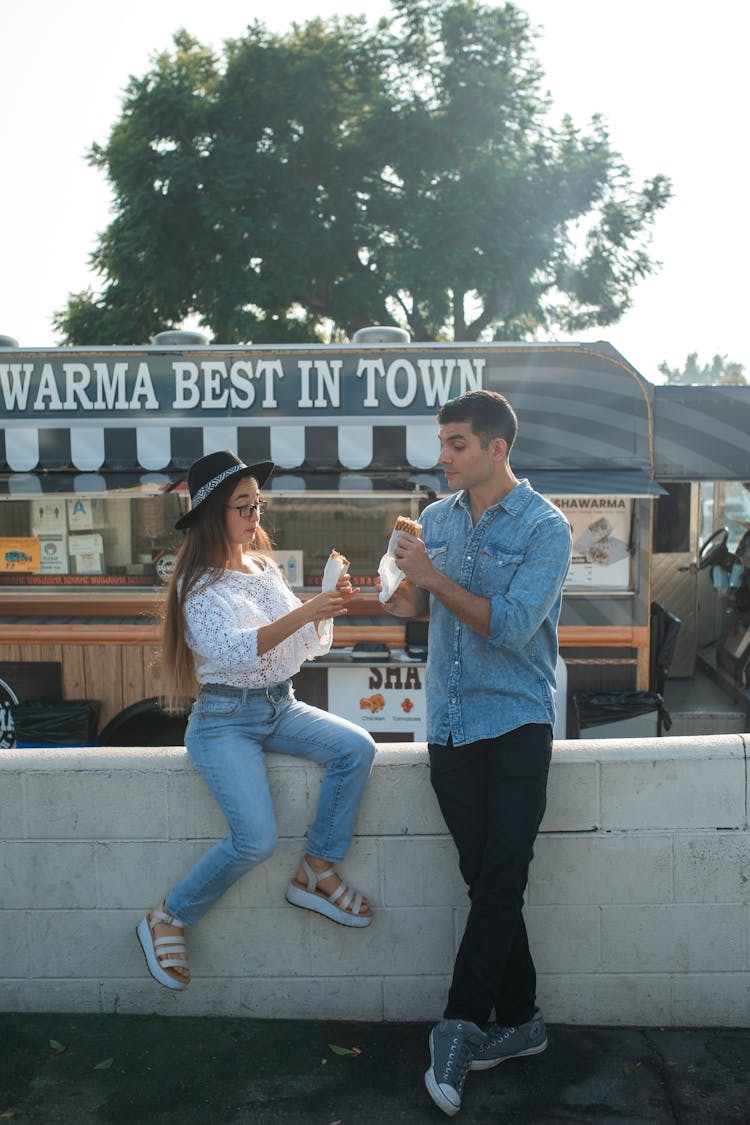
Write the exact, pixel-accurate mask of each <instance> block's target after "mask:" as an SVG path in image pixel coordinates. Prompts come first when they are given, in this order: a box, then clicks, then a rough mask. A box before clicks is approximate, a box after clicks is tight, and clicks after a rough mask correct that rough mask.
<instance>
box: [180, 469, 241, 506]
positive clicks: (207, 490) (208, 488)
mask: <svg viewBox="0 0 750 1125" xmlns="http://www.w3.org/2000/svg"><path fill="white" fill-rule="evenodd" d="M246 468H247V465H246V464H245V463H244V461H238V462H237V464H236V465H232V468H231V469H225V470H224V472H223V473H219V475H218V477H214V478H213V480H210V481H209V482H208V483H207V484H204V485H203V487H202V488H199V489H198V491H197V492H196V494H195V496H193V497H192V502H193V507H194V508H197V507H198V505H199V504H202V503H203V501H204V500H206V499H207V498H208V497H209V496H210V495H211V493H212V492H213V491H214V490H215V489H217V488H218V487H219V485H220V484H223V483H224V481H225V480H226V479H227V477H231V476H234V474H235V473H238V472H239V471H240V470H241V469H246Z"/></svg>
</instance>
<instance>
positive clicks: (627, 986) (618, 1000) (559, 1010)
mask: <svg viewBox="0 0 750 1125" xmlns="http://www.w3.org/2000/svg"><path fill="white" fill-rule="evenodd" d="M537 1003H538V1004H539V1007H540V1008H541V1009H542V1011H543V1012H544V1018H545V1020H546V1021H547V1022H548V1023H551V1024H555V1023H572V1024H586V1025H592V1026H600V1025H614V1026H618V1027H663V1026H664V1025H665V1024H669V1023H670V1022H671V1008H670V1003H671V991H670V979H669V976H668V975H667V974H666V973H664V974H658V973H554V974H550V973H540V974H539V976H538V977H537Z"/></svg>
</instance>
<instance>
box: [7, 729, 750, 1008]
mask: <svg viewBox="0 0 750 1125" xmlns="http://www.w3.org/2000/svg"><path fill="white" fill-rule="evenodd" d="M749 741H750V735H723V736H715V737H705V736H704V737H700V738H682V737H681V738H659V739H653V740H651V739H630V740H621V741H619V740H606V741H600V742H583V741H576V742H561V743H557V744H556V746H555V751H554V754H553V762H552V769H551V774H550V785H549V805H548V809H547V814H546V816H545V820H544V823H543V825H542V832H541V834H540V837H539V839H538V842H537V847H536V854H535V858H534V862H533V864H532V868H531V877H530V882H529V889H528V896H527V897H528V905H527V923H528V927H529V931H530V936H531V941H532V945H533V948H534V951H535V958H536V962H537V968H538V971H539V987H538V995H539V1002H540V1004H541V1005H542V1006H543V1008H544V1011H545V1015H546V1016H547V1018H548V1019H549V1021H550V1022H559V1023H584V1024H622V1025H647V1026H648V1025H653V1026H665V1025H682V1026H689V1025H695V1026H700V1025H724V1026H732V1025H734V1026H746V1025H747V1024H748V1022H750V827H749V825H748V776H747V773H748V771H747V757H748V742H749ZM269 776H270V779H271V785H272V789H273V792H274V799H275V804H276V809H277V814H278V822H279V831H280V843H279V847H278V849H277V851H276V853H275V855H274V856H273V857H272V859H271V860H269V861H268V862H267V863H265V864H263V865H262V866H260V867H259V868H257V869H256V870H255V871H253V872H251V873H250V874H248V875H247V876H245V877H244V878H243V879H242V880H240V882H239V883H237V884H236V885H235V887H234V888H232V890H231V891H230V892H229V893H228V894H227V895H226V896H225V897H224V899H222V900H221V903H220V904H219V905H218V906H217V907H216V908H214V910H213V911H211V912H210V913H209V914H208V915H207V916H206V917H205V918H204V919H203V920H202V921H201V922H200V923H199V924H198V925H196V926H195V927H193V928H192V929H191V930H189V931H188V942H189V948H190V958H191V967H192V971H193V981H192V983H191V985H190V987H189V988H188V989H187V990H186V991H185V992H181V993H174V992H168V991H167V990H166V989H164V988H161V987H159V986H158V985H157V984H155V983H154V982H153V981H152V980H151V978H150V977H149V975H148V973H147V971H146V968H145V963H144V960H143V956H142V953H141V950H140V947H139V946H138V944H137V942H136V940H135V934H134V927H135V925H136V923H137V922H138V920H139V919H140V917H141V916H142V915H143V913H144V912H145V910H146V908H147V907H149V906H151V905H153V903H154V902H156V901H157V900H158V899H159V898H160V897H161V896H162V895H163V894H164V893H165V891H166V890H167V889H168V888H169V886H170V885H171V883H173V882H174V881H175V880H176V879H177V878H178V877H179V876H180V875H181V873H182V872H183V871H184V870H185V869H186V868H187V867H188V866H189V865H190V864H191V863H192V862H193V861H194V860H195V858H196V857H197V856H198V855H200V854H201V852H202V851H204V850H205V849H206V847H207V846H208V845H209V843H210V842H212V841H213V840H215V839H217V838H218V837H219V836H221V835H223V833H224V822H223V818H222V816H221V814H220V813H219V811H218V810H217V809H216V807H215V806H214V804H213V801H212V799H211V797H210V796H209V794H208V793H207V791H206V790H205V788H204V786H203V783H202V781H201V779H200V777H199V776H198V774H197V772H196V771H195V770H194V768H193V767H192V765H191V764H190V761H189V759H188V757H187V755H186V754H185V751H184V750H183V749H181V748H174V749H153V748H152V749H143V748H141V749H119V748H111V749H110V748H107V749H105V748H101V749H96V748H91V749H87V750H80V751H71V750H9V751H2V752H0V966H1V967H0V974H1V976H2V980H1V981H0V1008H2V1009H3V1010H10V1011H45V1012H53V1011H61V1012H63V1011H64V1012H115V1011H116V1012H126V1013H147V1012H160V1013H165V1014H173V1015H240V1016H242V1015H245V1016H254V1017H267V1018H274V1017H277V1018H331V1019H338V1018H342V1019H344V1018H345V1019H362V1020H426V1021H429V1020H433V1019H435V1018H437V1017H439V1015H440V1012H441V1009H442V1005H443V1002H444V997H445V993H446V989H447V986H448V983H449V977H450V972H451V967H452V964H453V958H454V955H455V951H456V948H457V945H458V942H459V940H460V936H461V933H462V930H463V925H464V921H465V917H466V911H467V898H466V891H465V888H464V886H463V883H462V881H461V878H460V876H459V873H458V869H457V863H456V857H455V852H454V849H453V845H452V842H451V840H450V838H449V837H448V835H447V833H446V830H445V827H444V824H443V821H442V818H441V816H440V812H439V809H438V807H437V803H436V801H435V798H434V796H433V794H432V791H431V788H430V784H429V778H428V765H427V755H426V749H425V747H424V746H421V745H408V746H407V745H405V746H393V745H385V746H382V747H381V748H380V749H379V751H378V755H377V758H376V762H375V765H374V768H373V774H372V778H371V781H370V784H369V787H368V790H367V793H366V796H365V800H364V802H363V805H362V808H361V810H360V815H359V818H358V823H357V834H356V837H355V840H354V842H353V845H352V848H351V850H350V852H349V855H348V857H347V860H346V862H345V863H344V864H343V865H342V869H343V871H344V873H345V875H346V876H347V878H349V879H350V880H351V881H352V882H353V883H354V884H355V885H357V886H359V887H360V888H361V889H363V890H364V891H365V892H366V893H367V894H368V895H369V896H370V898H371V899H372V901H373V903H374V904H375V908H376V917H375V921H374V922H373V924H372V925H371V926H370V927H368V928H367V929H364V930H351V929H345V928H343V927H340V926H336V925H334V924H333V923H331V922H328V921H326V920H325V919H322V918H320V917H318V916H316V915H313V914H310V913H309V912H307V911H302V910H298V909H295V908H293V907H291V906H289V905H287V904H286V902H285V901H284V891H285V888H286V885H287V882H288V880H289V878H290V876H291V873H292V871H293V868H294V866H295V864H296V861H297V859H298V857H299V854H300V853H301V851H302V849H303V846H304V836H305V832H306V829H307V826H308V824H309V823H310V820H311V818H312V810H313V807H314V803H315V800H316V796H317V792H318V789H319V786H320V779H321V772H320V770H319V768H318V767H316V766H314V765H308V764H304V763H300V762H298V761H296V760H292V759H289V758H285V757H283V756H276V755H270V756H269Z"/></svg>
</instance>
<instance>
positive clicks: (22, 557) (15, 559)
mask: <svg viewBox="0 0 750 1125" xmlns="http://www.w3.org/2000/svg"><path fill="white" fill-rule="evenodd" d="M38 570H39V540H38V539H37V538H35V537H34V538H31V537H30V536H18V537H15V536H14V537H10V536H4V537H3V538H1V539H0V572H3V573H6V574H18V573H21V574H24V573H26V574H33V573H35V572H36V571H38Z"/></svg>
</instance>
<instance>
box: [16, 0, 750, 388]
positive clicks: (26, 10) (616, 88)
mask: <svg viewBox="0 0 750 1125" xmlns="http://www.w3.org/2000/svg"><path fill="white" fill-rule="evenodd" d="M518 6H519V7H520V8H521V9H522V10H524V11H525V12H526V13H527V14H528V15H529V17H530V19H531V21H532V24H533V25H534V26H535V27H537V28H538V30H539V32H540V38H539V40H538V42H537V51H538V54H539V58H540V60H541V62H542V65H543V67H544V70H545V74H546V84H547V87H548V89H549V91H550V93H551V94H552V97H553V100H554V105H555V110H556V117H557V118H558V119H559V117H560V116H562V114H563V113H570V114H571V115H572V117H573V119H574V121H575V122H576V124H578V125H579V126H584V125H585V124H586V123H587V122H588V120H589V118H590V117H591V115H592V114H594V113H601V114H602V115H603V116H604V117H605V118H606V119H607V122H608V125H609V128H610V134H611V139H612V143H613V144H614V146H615V147H616V148H618V149H619V150H620V152H621V153H622V154H623V156H624V158H625V160H626V162H627V163H628V164H629V166H630V168H631V169H632V171H633V174H634V176H635V178H636V180H637V181H638V182H640V181H642V180H643V179H645V178H647V177H649V176H652V175H654V174H656V173H657V172H663V173H665V174H666V175H668V176H670V177H671V178H672V180H673V183H674V189H675V198H674V200H673V202H672V203H671V204H670V205H669V207H668V209H667V210H666V211H664V212H662V214H661V216H660V217H659V218H658V219H657V225H656V229H655V237H654V242H653V248H652V250H653V253H654V255H655V256H656V257H657V258H658V259H659V260H660V261H661V262H662V263H663V267H662V269H661V271H660V273H659V274H658V275H657V276H656V277H655V278H652V279H650V280H649V281H647V282H644V283H643V284H641V285H640V286H639V287H638V289H637V290H636V292H635V300H634V307H633V309H632V311H631V312H629V313H628V314H627V316H626V317H625V318H624V319H623V320H622V321H621V322H620V323H619V324H617V325H614V326H611V327H608V328H603V329H597V330H596V331H594V332H590V333H586V334H583V333H582V334H580V335H579V336H578V337H577V338H578V339H581V340H596V339H605V340H608V341H609V342H610V343H611V344H613V345H614V346H615V347H616V348H618V350H619V351H620V352H621V353H622V354H623V355H624V356H625V357H626V358H627V359H628V360H629V361H630V362H631V363H632V364H633V365H634V366H635V367H636V368H637V369H638V370H640V371H641V372H642V373H643V374H644V375H645V376H647V377H648V378H651V379H654V380H655V381H657V382H658V381H660V376H659V375H658V372H657V366H658V364H659V363H660V362H661V361H662V360H666V361H667V362H668V363H669V364H670V366H680V367H681V366H682V365H683V363H684V361H685V358H686V356H687V354H688V352H691V351H697V352H698V356H699V359H700V360H701V362H708V361H709V360H710V359H711V358H712V356H713V355H714V354H716V353H718V354H720V355H727V356H728V357H729V359H732V360H734V361H736V362H739V363H743V364H744V365H745V368H746V373H747V374H750V346H749V345H748V337H747V331H746V320H747V310H746V307H745V299H746V298H745V293H746V284H745V272H746V270H747V269H748V249H750V246H749V245H748V235H747V228H748V222H747V211H748V201H747V179H746V171H745V169H746V161H747V157H746V153H745V149H746V136H747V124H746V113H747V91H746V73H747V58H746V55H747V28H748V17H747V15H746V14H745V8H744V6H743V5H741V4H738V3H737V0H713V3H711V4H710V5H706V4H705V2H699V0H681V3H677V0H629V3H627V4H624V5H623V4H617V5H616V4H608V3H603V2H602V0H525V2H524V0H519V3H518ZM389 10H390V5H389V4H388V2H387V0H316V3H315V4H314V5H310V4H309V3H305V2H304V0H277V2H276V3H275V4H273V5H271V6H267V5H266V4H263V5H260V4H258V3H257V2H256V3H252V2H251V3H246V4H240V3H238V2H237V0H208V2H206V0H156V2H154V0H129V3H128V4H126V5H125V6H123V5H117V4H109V3H102V2H101V0H65V3H61V2H60V0H28V2H27V3H25V4H20V3H13V2H11V0H6V2H5V3H3V4H2V5H0V42H1V43H2V44H3V51H2V72H3V98H2V103H1V104H0V136H2V144H3V168H2V174H1V175H0V214H1V215H2V250H1V252H0V253H1V257H0V262H1V263H2V266H1V268H0V333H5V334H7V335H10V336H13V337H15V338H16V339H17V340H18V341H19V343H20V344H21V345H22V346H24V347H35V346H36V347H47V346H52V345H54V344H55V343H56V342H57V341H56V339H55V335H54V333H53V330H52V326H51V317H52V314H53V312H55V311H56V310H57V309H59V308H61V307H62V306H64V304H65V303H66V300H67V296H68V294H69V293H71V292H77V291H79V290H81V289H84V288H86V287H87V286H89V285H91V286H92V287H93V288H94V289H95V290H97V289H98V288H99V286H100V281H99V279H98V278H97V277H96V276H95V275H93V274H92V273H91V271H90V269H89V264H88V262H89V255H90V254H91V252H92V251H93V249H94V247H95V243H96V238H97V235H98V234H99V233H100V232H101V231H103V230H104V229H105V228H106V226H107V224H108V222H109V221H110V212H109V202H110V200H109V191H108V188H107V184H106V182H105V180H104V178H103V176H102V175H101V173H99V172H98V171H96V170H95V169H92V168H90V167H89V166H88V164H87V163H86V161H85V153H86V151H87V150H88V148H89V147H90V145H91V144H92V142H94V141H99V142H104V141H106V139H107V136H108V134H109V131H110V129H111V126H112V125H113V123H114V122H115V120H116V118H117V117H118V115H119V112H120V108H121V101H122V94H123V91H124V88H125V85H126V83H127V81H128V78H129V76H130V75H141V74H143V73H144V71H145V70H146V69H148V67H149V61H150V58H151V56H152V55H153V54H154V53H155V52H157V51H160V50H164V49H169V48H170V47H171V40H172V34H173V32H174V31H176V30H177V29H178V28H179V27H185V28H186V29H187V30H188V31H189V32H191V33H192V34H193V35H194V36H195V37H196V38H198V39H199V40H201V41H202V42H204V43H208V44H211V45H213V46H215V47H216V48H220V46H221V44H222V42H223V40H224V39H226V38H230V37H236V36H240V35H241V34H242V33H243V31H244V28H245V27H246V25H247V23H248V22H249V21H251V20H253V19H254V18H256V17H257V18H259V19H261V20H262V21H264V22H265V23H266V24H267V25H268V26H270V27H272V28H273V29H274V30H277V31H283V30H285V29H287V28H288V27H289V25H290V24H291V22H292V21H293V20H298V21H299V20H305V19H307V18H310V17H311V16H312V15H313V14H317V15H321V16H323V17H327V16H330V15H333V14H340V15H344V14H347V13H365V14H366V15H367V16H368V18H369V19H371V20H375V19H376V18H377V16H379V15H381V14H385V13H386V12H388V11H389ZM269 12H270V13H271V14H269ZM102 343H106V341H102Z"/></svg>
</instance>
